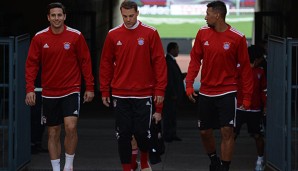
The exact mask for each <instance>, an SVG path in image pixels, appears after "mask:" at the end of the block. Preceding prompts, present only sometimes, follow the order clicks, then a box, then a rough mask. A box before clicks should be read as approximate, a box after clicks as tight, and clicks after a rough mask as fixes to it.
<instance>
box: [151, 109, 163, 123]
mask: <svg viewBox="0 0 298 171" xmlns="http://www.w3.org/2000/svg"><path fill="white" fill-rule="evenodd" d="M152 118H153V119H154V120H155V124H158V122H159V121H161V118H162V117H161V113H157V112H155V113H154V114H153V116H152Z"/></svg>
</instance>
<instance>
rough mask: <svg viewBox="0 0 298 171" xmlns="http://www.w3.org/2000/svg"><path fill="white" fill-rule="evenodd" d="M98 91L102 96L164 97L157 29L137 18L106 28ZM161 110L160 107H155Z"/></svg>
mask: <svg viewBox="0 0 298 171" xmlns="http://www.w3.org/2000/svg"><path fill="white" fill-rule="evenodd" d="M99 80H100V91H101V93H102V96H103V97H109V96H110V88H111V89H112V95H114V96H121V97H136V98H138V97H149V96H154V95H156V96H164V92H165V88H166V85H167V67H166V61H165V56H164V50H163V47H162V43H161V40H160V37H159V34H158V32H157V30H156V29H155V28H153V27H150V26H148V25H145V24H143V23H142V22H140V21H138V23H137V25H136V28H133V29H127V28H126V27H125V25H124V24H122V25H120V26H118V27H116V28H114V29H112V30H110V31H109V33H108V35H107V37H106V40H105V43H104V47H103V50H102V54H101V60H100V73H99ZM156 111H157V112H161V106H156Z"/></svg>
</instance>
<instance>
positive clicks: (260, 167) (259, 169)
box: [255, 161, 265, 171]
mask: <svg viewBox="0 0 298 171" xmlns="http://www.w3.org/2000/svg"><path fill="white" fill-rule="evenodd" d="M264 169H265V163H264V161H262V162H257V163H256V168H255V171H264Z"/></svg>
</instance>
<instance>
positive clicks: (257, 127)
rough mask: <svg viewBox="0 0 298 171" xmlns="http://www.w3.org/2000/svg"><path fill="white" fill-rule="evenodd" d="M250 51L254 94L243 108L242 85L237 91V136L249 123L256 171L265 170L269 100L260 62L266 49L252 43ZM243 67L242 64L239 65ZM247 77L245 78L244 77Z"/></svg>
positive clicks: (248, 129) (248, 127)
mask: <svg viewBox="0 0 298 171" xmlns="http://www.w3.org/2000/svg"><path fill="white" fill-rule="evenodd" d="M248 53H249V58H250V65H251V68H252V72H253V82H252V84H253V94H252V97H251V105H250V109H248V110H247V109H245V108H243V104H242V102H243V94H242V89H241V86H239V89H238V91H237V117H236V128H235V137H237V136H238V135H239V134H240V130H241V127H242V125H243V124H245V123H246V124H247V131H248V133H249V134H250V135H251V136H252V137H253V138H254V139H255V142H256V147H257V154H258V159H257V162H256V167H255V171H263V170H264V166H265V165H264V164H265V163H264V146H265V142H264V137H263V136H264V135H263V132H262V129H263V128H262V126H263V124H262V121H263V118H264V117H263V116H264V115H263V114H262V112H263V113H266V100H267V96H266V94H267V81H266V76H265V71H264V69H263V68H261V67H259V63H260V62H261V61H262V60H263V59H264V50H263V49H262V48H261V47H259V46H255V45H252V46H250V47H248ZM239 69H241V66H240V67H239ZM244 79H245V78H244ZM241 82H242V81H241V78H239V84H240V85H241Z"/></svg>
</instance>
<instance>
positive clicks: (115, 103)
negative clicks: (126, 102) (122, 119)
mask: <svg viewBox="0 0 298 171" xmlns="http://www.w3.org/2000/svg"><path fill="white" fill-rule="evenodd" d="M113 106H114V107H116V106H117V100H116V99H114V100H113Z"/></svg>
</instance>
